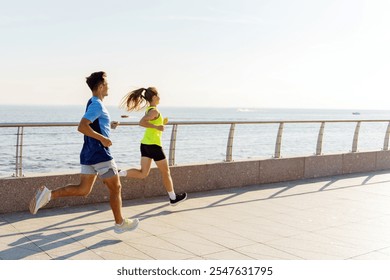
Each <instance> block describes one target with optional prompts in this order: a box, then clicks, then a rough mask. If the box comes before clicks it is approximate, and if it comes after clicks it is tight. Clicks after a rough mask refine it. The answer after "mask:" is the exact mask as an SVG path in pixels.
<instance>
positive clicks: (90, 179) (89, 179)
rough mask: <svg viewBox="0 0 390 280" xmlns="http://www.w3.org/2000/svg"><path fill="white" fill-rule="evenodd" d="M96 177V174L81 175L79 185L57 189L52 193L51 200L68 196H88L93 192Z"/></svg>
mask: <svg viewBox="0 0 390 280" xmlns="http://www.w3.org/2000/svg"><path fill="white" fill-rule="evenodd" d="M96 177H97V175H94V174H81V175H80V183H79V184H77V185H67V186H65V187H62V188H58V189H55V190H53V191H52V192H51V198H52V199H56V198H59V197H66V196H87V195H88V194H89V193H90V192H91V191H92V187H93V184H94V183H95V181H96Z"/></svg>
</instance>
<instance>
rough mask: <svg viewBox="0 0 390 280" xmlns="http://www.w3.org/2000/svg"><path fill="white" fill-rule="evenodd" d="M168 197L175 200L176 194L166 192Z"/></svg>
mask: <svg viewBox="0 0 390 280" xmlns="http://www.w3.org/2000/svg"><path fill="white" fill-rule="evenodd" d="M168 195H169V198H170V199H172V200H175V199H176V194H175V192H168Z"/></svg>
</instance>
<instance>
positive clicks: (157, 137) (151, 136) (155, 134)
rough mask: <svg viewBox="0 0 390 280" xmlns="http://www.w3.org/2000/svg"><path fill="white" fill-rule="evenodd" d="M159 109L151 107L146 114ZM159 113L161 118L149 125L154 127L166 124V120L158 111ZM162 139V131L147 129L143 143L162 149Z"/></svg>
mask: <svg viewBox="0 0 390 280" xmlns="http://www.w3.org/2000/svg"><path fill="white" fill-rule="evenodd" d="M152 109H155V110H157V108H156V107H155V106H149V107H148V108H146V111H145V114H147V113H148V112H149V111H150V110H152ZM157 112H158V113H159V116H158V118H157V119H155V120H152V121H149V123H151V124H154V125H163V123H164V118H163V116H162V115H161V113H160V112H159V111H158V110H157ZM161 137H162V131H160V130H158V129H155V128H149V127H147V128H146V130H145V133H144V138H142V140H141V143H142V144H145V145H158V146H160V147H162V143H161Z"/></svg>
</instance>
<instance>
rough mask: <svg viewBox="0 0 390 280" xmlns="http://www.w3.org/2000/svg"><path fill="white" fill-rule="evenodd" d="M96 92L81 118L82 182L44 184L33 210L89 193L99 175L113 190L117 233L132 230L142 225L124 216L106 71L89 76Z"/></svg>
mask: <svg viewBox="0 0 390 280" xmlns="http://www.w3.org/2000/svg"><path fill="white" fill-rule="evenodd" d="M86 82H87V84H88V86H89V88H90V89H91V91H92V98H91V99H89V100H88V103H87V108H86V111H85V114H84V116H83V118H82V119H81V121H80V123H79V126H78V131H79V132H81V133H83V134H84V145H83V148H82V150H81V153H80V163H81V174H80V183H79V184H78V185H67V186H64V187H61V188H58V189H55V190H49V189H48V188H47V187H45V186H41V187H40V188H39V189H38V190H37V192H36V194H35V196H34V197H33V198H32V200H31V202H30V207H29V209H30V212H31V213H32V214H36V213H37V211H38V210H39V209H40V208H42V207H44V206H45V205H46V204H47V203H48V202H49V201H50V200H53V199H57V198H60V197H67V196H87V195H88V194H89V193H90V192H91V191H92V188H93V185H94V183H95V180H96V178H97V176H99V177H100V178H101V179H102V180H103V182H104V184H105V185H106V186H107V187H108V189H109V192H110V206H111V209H112V212H113V214H114V219H115V227H114V231H115V232H116V233H123V232H125V231H131V230H134V229H136V228H137V227H138V224H139V220H138V219H128V218H123V215H122V196H121V188H122V186H121V183H120V180H119V176H118V169H117V166H116V163H115V161H114V159H113V157H112V156H111V153H110V149H109V147H110V146H111V145H112V142H111V140H110V129H111V127H110V126H111V123H110V115H109V113H108V111H107V109H106V107H105V106H104V104H103V99H104V98H105V97H106V96H107V95H108V83H107V77H106V73H105V72H102V71H100V72H95V73H92V74H91V75H90V76H89V77H87V81H86Z"/></svg>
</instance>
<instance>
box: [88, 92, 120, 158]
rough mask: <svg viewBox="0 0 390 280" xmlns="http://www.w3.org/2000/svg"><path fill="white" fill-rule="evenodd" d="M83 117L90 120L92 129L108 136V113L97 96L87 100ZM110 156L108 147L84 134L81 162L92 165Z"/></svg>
mask: <svg viewBox="0 0 390 280" xmlns="http://www.w3.org/2000/svg"><path fill="white" fill-rule="evenodd" d="M83 118H85V119H87V120H89V121H91V122H92V123H91V124H90V125H89V126H90V127H91V128H92V129H93V130H94V131H96V132H97V133H100V134H102V135H103V136H106V137H108V138H109V137H110V115H109V113H108V111H107V109H106V107H105V106H104V105H103V102H102V101H101V100H100V99H99V98H98V97H96V96H93V97H92V98H91V99H89V100H88V103H87V108H86V110H85V114H84V116H83ZM112 158H113V157H112V156H111V152H110V149H109V148H106V147H104V146H103V144H102V143H101V142H100V141H99V140H96V139H94V138H91V137H88V136H86V135H84V145H83V148H82V150H81V153H80V163H81V164H84V165H92V164H96V163H100V162H104V161H109V160H111V159H112Z"/></svg>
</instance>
